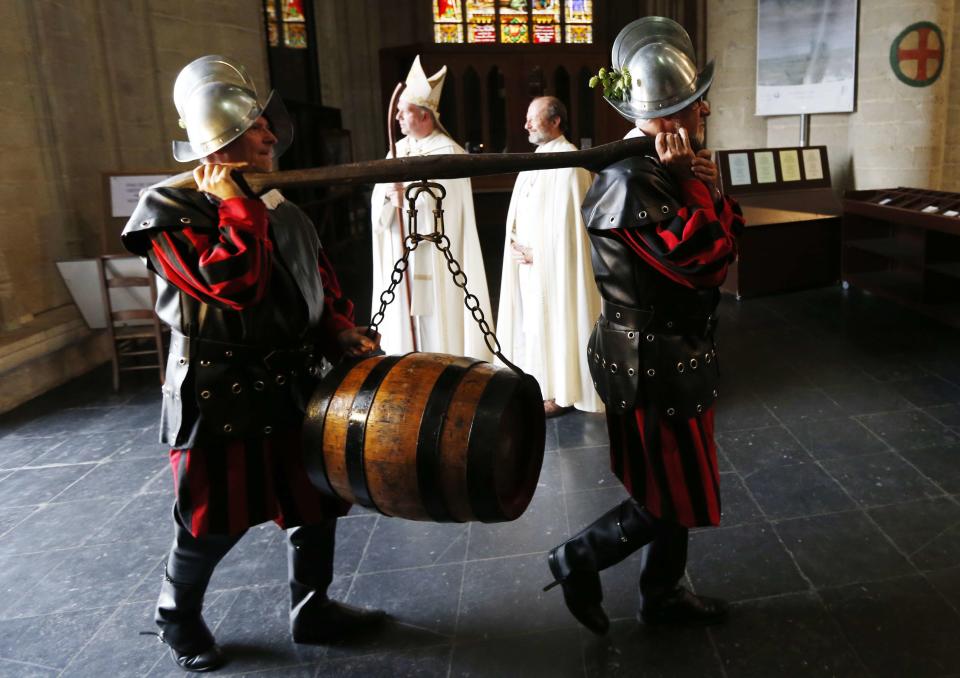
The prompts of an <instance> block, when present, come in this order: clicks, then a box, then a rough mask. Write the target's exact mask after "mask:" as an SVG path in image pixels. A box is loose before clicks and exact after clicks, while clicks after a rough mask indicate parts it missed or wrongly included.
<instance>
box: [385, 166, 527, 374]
mask: <svg viewBox="0 0 960 678" xmlns="http://www.w3.org/2000/svg"><path fill="white" fill-rule="evenodd" d="M432 186H436V187H439V188H440V189H441V191H442V193H443V194H445V193H446V191H443V187H442V186H440V185H439V184H431V183H428V182H426V181H422V182H418V183H416V184H410V186H408V187H407V190H406V195H407V200H408V203H409V208H408V210H407V213H408V214H409V215H410V223H411V228H410V232H409V233H408V234H407V237H406V238H405V239H404V241H403V255H402V256H401V257H400V258H399V259H397V263H396V264H394V267H393V272H392V273H391V274H390V286H389V287H387V289H386V290H384V291H383V292H382V293H381V294H380V308H379V310H378V311H377V312H376V314H374V316H373V318H372V319H371V320H370V329H371V330H372V331H374V332H376V331H377V328H378V327H379V326H380V323H381V322H383V315H384V313H385V312H386V310H387V306H389V305H390V304H391V303H393V301H394V300H395V299H396V294H395V293H394V290H395V289H396V287H397V285H399V284H400V282H401V281H402V280H403V276H404V274H405V273H406V271H407V269H408V268H409V266H410V264H409V258H410V253H411V252H413V251H414V250H415V249H417V246H418V245H419V244H420V243H421V242H423V241H427V242H432V243H433V244H434V245H435V246H436V248H437V249H438V250H440V252H441V253H442V254H443V257H444V259H446V261H447V270H448V271H450V275H451V276H453V284H454V285H456V286H457V287H459V288H460V289H462V290H463V305H464V306H466V308H467V310H468V311H470V315H472V316H473V319H474V320H475V321H476V323H477V326H478V327H479V328H480V332H482V333H483V341H484V343H485V344H486V345H487V348H488V349H490V352H491V353H493V354H494V355H495V356H497V357H498V358H500V360H502V361H503V363H504V364H505V365H507V366H508V367H509V368H510V369H512V370H514V371H515V372H518V373H520V374H522V373H523V372H522V370H520V368H518V367H517V366H516V365H514V364H513V363H512V362H510V361H509V360H507V359H506V358H505V357H503V353H501V348H500V341H499V340H498V339H497V335H496V333H494V331H493V328H491V327H490V324H489V323H488V322H487V319H486V317H485V316H484V314H483V308H481V306H480V299H479V298H478V297H477V296H476V295H475V294H473V293H472V292H470V290H468V289H467V274H466V273H465V272H464V270H463V267H462V266H461V265H460V262H459V261H457V260H456V258H454V256H453V253H452V252H451V251H450V238H448V237H447V235H446V233H445V229H444V223H443V197H442V195H441V196H440V197H438V196H437V195H435V194H434V193H433V191H432V190H430V188H431V187H432ZM422 192H426V193H429V194H430V195H431V197H433V199H434V200H435V201H436V205H437V206H436V209H434V210H433V215H434V225H435V228H436V229H437V230H436V231H434V232H433V233H428V234H426V235H421V234H420V233H418V232H417V231H416V230H415V224H416V216H417V209H416V207H415V200H416V196H418V195H419V194H420V193H422Z"/></svg>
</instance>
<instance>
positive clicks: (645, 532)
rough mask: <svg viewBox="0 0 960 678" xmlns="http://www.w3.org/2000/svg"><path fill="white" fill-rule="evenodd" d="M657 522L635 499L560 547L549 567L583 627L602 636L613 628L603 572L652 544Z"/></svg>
mask: <svg viewBox="0 0 960 678" xmlns="http://www.w3.org/2000/svg"><path fill="white" fill-rule="evenodd" d="M655 524H656V518H654V517H653V516H651V515H650V514H649V513H647V511H646V510H645V509H643V508H642V507H641V506H640V505H639V504H637V502H636V501H634V500H633V499H627V500H626V501H624V502H622V503H621V504H619V505H618V506H616V507H615V508H613V509H611V510H610V511H608V512H607V513H605V514H604V515H602V516H600V518H598V519H597V520H595V521H594V522H593V523H591V524H590V525H589V526H587V527H586V528H585V529H584V530H582V531H581V532H580V533H579V534H577V535H576V536H574V537H572V538H570V539H569V540H567V541H566V542H564V543H563V544H560V545H559V546H557V547H556V548H554V549H553V550H552V551H550V553H549V554H547V563H548V565H549V566H550V572H551V573H552V574H553V577H554V580H555V581H554V582H553V583H551V584H549V585H547V586H546V587H545V588H544V591H547V590H549V589H551V588H553V587H554V586H556V585H557V584H560V586H561V587H562V589H563V600H564V602H565V603H566V604H567V609H569V610H570V613H571V614H572V615H573V616H574V617H575V618H576V619H577V621H579V622H580V623H581V624H583V625H584V626H586V627H587V628H588V629H590V630H591V631H593V632H594V633H596V634H598V635H603V634H605V633H606V632H607V630H608V629H609V628H610V620H609V619H608V618H607V613H606V612H604V610H603V605H602V603H603V588H602V587H601V585H600V571H601V570H604V569H606V568H608V567H610V566H611V565H616V564H617V563H619V562H620V561H621V560H623V559H624V558H626V557H627V556H629V555H630V554H631V553H633V552H634V551H636V550H637V549H639V548H640V547H642V546H643V545H644V544H646V543H647V542H649V541H650V540H651V539H652V538H653V537H654V535H655Z"/></svg>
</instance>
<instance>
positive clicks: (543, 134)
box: [497, 97, 603, 416]
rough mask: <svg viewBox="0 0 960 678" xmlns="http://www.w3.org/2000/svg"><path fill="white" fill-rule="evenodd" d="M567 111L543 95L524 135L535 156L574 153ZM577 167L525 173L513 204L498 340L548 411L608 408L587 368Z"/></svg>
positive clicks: (591, 310)
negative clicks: (535, 385)
mask: <svg viewBox="0 0 960 678" xmlns="http://www.w3.org/2000/svg"><path fill="white" fill-rule="evenodd" d="M566 121H567V112H566V108H565V107H564V105H563V103H562V102H561V101H560V100H558V99H556V98H554V97H538V98H536V99H534V100H533V101H532V102H531V103H530V107H529V108H528V110H527V122H526V129H527V133H528V134H529V135H530V136H529V140H530V143H532V144H536V145H537V149H536V152H537V153H556V152H562V151H575V150H577V147H576V146H574V145H573V144H572V143H570V142H569V141H567V139H566V137H564V135H563V129H564V127H565V126H566ZM590 182H591V177H590V173H589V172H588V171H587V170H585V169H583V168H580V167H567V168H562V169H554V170H539V171H533V172H521V173H520V174H519V175H518V176H517V183H516V184H515V185H514V188H513V195H512V196H511V198H510V208H509V210H508V212H507V228H506V241H505V243H504V254H503V273H502V277H501V280H500V308H499V312H498V315H497V336H498V338H499V339H500V343H501V345H502V347H503V351H504V355H505V356H506V357H507V358H508V359H510V360H512V361H514V362H515V363H516V364H517V366H518V367H520V368H521V369H523V370H524V371H525V372H527V373H529V374H531V375H533V376H534V377H536V379H537V381H539V382H540V388H541V389H542V391H543V397H544V411H545V412H546V414H547V416H556V415H557V414H562V413H563V412H565V411H568V410H569V408H570V407H575V408H577V409H578V410H583V411H586V412H599V411H600V410H602V409H603V404H602V403H601V402H600V399H599V397H598V396H597V392H596V390H595V389H594V387H593V382H592V380H591V378H590V372H589V370H588V369H587V341H588V339H589V338H590V330H591V328H592V327H593V324H594V321H595V320H596V319H597V316H598V315H599V314H600V294H599V292H598V291H597V285H596V283H595V282H594V279H593V272H592V269H591V266H590V243H589V241H588V239H587V231H586V228H585V226H584V223H583V217H582V216H581V215H580V204H581V203H582V202H583V198H584V195H586V192H587V190H588V189H589V188H590Z"/></svg>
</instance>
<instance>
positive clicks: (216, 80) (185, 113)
mask: <svg viewBox="0 0 960 678" xmlns="http://www.w3.org/2000/svg"><path fill="white" fill-rule="evenodd" d="M173 103H174V105H175V106H176V107H177V113H179V114H180V126H181V127H183V128H184V129H186V130H187V138H189V139H190V141H174V142H173V157H174V158H176V159H177V160H178V161H180V162H190V161H193V160H198V159H200V158H205V157H206V156H208V155H210V154H211V153H214V152H216V151H219V150H220V149H221V148H223V147H224V146H226V145H227V144H229V143H230V142H231V141H233V140H234V139H236V138H237V137H239V136H240V135H241V134H243V133H244V132H246V131H247V130H248V129H249V128H250V126H251V125H253V123H254V122H256V120H257V118H259V117H260V116H261V115H262V116H264V117H266V118H267V120H269V121H270V129H271V131H272V132H273V134H274V136H276V137H277V143H276V144H275V145H274V156H279V155H280V154H281V153H283V152H284V151H285V150H287V148H288V147H289V146H290V142H291V141H293V124H292V123H291V122H290V116H289V114H288V113H287V109H286V107H285V106H284V105H283V101H282V100H281V99H280V97H279V96H277V93H276V92H270V96H269V97H267V101H266V103H265V104H264V105H262V106H261V105H260V103H259V101H258V100H257V89H256V87H255V86H254V84H253V80H252V79H251V78H250V76H249V75H248V74H247V70H246V69H245V68H244V67H243V66H241V65H240V64H238V63H237V62H236V61H233V60H232V59H228V58H227V57H222V56H218V55H216V54H210V55H207V56H203V57H200V58H199V59H196V60H194V61H191V62H190V63H189V64H187V65H186V66H184V68H183V70H182V71H180V74H179V75H178V76H177V81H176V83H175V84H174V86H173Z"/></svg>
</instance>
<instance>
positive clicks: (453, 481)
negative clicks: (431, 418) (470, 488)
mask: <svg viewBox="0 0 960 678" xmlns="http://www.w3.org/2000/svg"><path fill="white" fill-rule="evenodd" d="M495 372H496V368H495V367H493V366H492V365H489V364H486V363H484V364H480V365H477V366H476V367H474V369H472V370H470V372H468V373H467V374H466V376H464V378H463V380H462V381H461V382H460V384H459V385H458V386H457V390H456V392H455V393H454V396H453V399H452V400H451V402H450V406H449V407H448V408H447V425H446V426H444V429H443V433H441V435H440V451H441V456H442V459H443V464H442V466H441V469H440V484H441V488H442V492H443V499H444V502H445V503H446V505H447V510H448V511H449V512H450V517H451V519H452V520H455V521H459V522H467V521H470V520H476V519H477V516H476V515H475V514H474V512H473V507H471V506H470V497H469V494H468V492H467V451H468V449H469V446H470V434H471V432H472V429H473V420H474V415H475V414H476V405H477V402H479V400H480V397H481V396H482V395H483V392H484V390H485V389H486V387H487V384H488V383H490V378H491V377H492V376H493V374H494V373H495Z"/></svg>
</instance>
